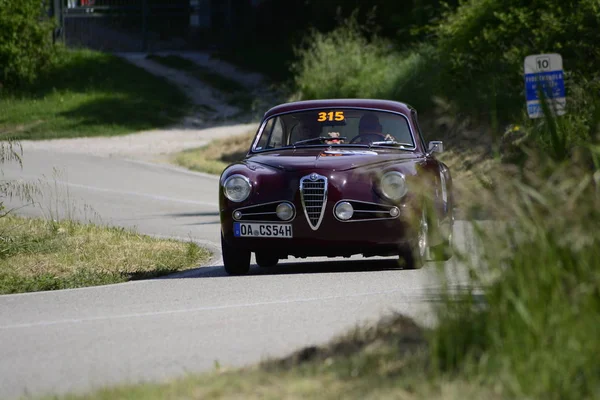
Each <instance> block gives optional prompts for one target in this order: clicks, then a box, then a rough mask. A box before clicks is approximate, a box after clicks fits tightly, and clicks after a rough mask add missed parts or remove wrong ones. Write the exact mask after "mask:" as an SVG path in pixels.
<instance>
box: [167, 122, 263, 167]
mask: <svg viewBox="0 0 600 400" xmlns="http://www.w3.org/2000/svg"><path fill="white" fill-rule="evenodd" d="M254 135H255V132H254V131H253V132H248V133H246V134H243V135H239V136H235V137H233V138H230V139H216V140H213V141H212V142H210V143H209V144H208V145H206V146H204V147H200V148H197V149H190V150H184V151H182V152H179V153H177V154H174V155H173V158H172V161H173V162H174V163H175V164H177V165H180V166H182V167H185V168H189V169H191V170H194V171H200V172H206V173H209V174H216V175H220V174H221V172H223V170H224V169H225V168H226V167H227V166H228V165H229V164H231V163H234V162H236V161H240V160H241V159H243V158H244V156H245V155H246V153H247V152H248V149H249V148H250V144H251V143H252V139H253V138H254Z"/></svg>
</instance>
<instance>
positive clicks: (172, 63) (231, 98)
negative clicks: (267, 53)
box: [147, 54, 254, 111]
mask: <svg viewBox="0 0 600 400" xmlns="http://www.w3.org/2000/svg"><path fill="white" fill-rule="evenodd" d="M147 58H148V59H150V60H152V61H156V62H158V63H160V64H162V65H164V66H166V67H169V68H175V69H179V70H181V71H185V72H187V73H188V74H190V75H191V76H193V77H194V78H196V79H198V80H200V81H202V82H204V83H206V84H207V85H209V86H211V87H212V88H213V89H215V90H218V91H219V92H221V93H223V95H224V96H225V98H226V100H227V102H228V103H230V104H232V105H234V106H236V107H239V108H241V109H242V110H244V111H250V110H251V108H252V102H253V99H254V98H253V96H252V93H250V91H249V90H248V89H247V88H245V87H244V85H242V84H241V83H239V82H237V81H235V80H233V79H229V78H227V77H225V76H223V75H221V74H219V73H216V72H214V71H212V70H210V69H209V68H206V67H203V66H201V65H198V64H196V63H195V62H193V61H190V60H188V59H186V58H183V57H179V56H174V55H169V56H159V55H156V54H150V55H148V56H147Z"/></svg>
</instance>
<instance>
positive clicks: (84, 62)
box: [0, 50, 189, 140]
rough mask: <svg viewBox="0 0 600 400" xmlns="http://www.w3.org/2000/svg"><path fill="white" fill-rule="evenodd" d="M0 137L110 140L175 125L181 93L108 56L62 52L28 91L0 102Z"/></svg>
mask: <svg viewBox="0 0 600 400" xmlns="http://www.w3.org/2000/svg"><path fill="white" fill-rule="evenodd" d="M0 109H2V112H1V113H0V135H2V137H12V138H15V139H19V140H23V139H50V138H59V137H80V136H111V135H120V134H124V133H131V132H132V131H139V130H145V129H152V128H156V127H162V126H167V125H170V124H174V123H176V122H179V120H180V118H181V117H182V116H183V115H185V113H186V112H188V110H189V100H188V98H187V97H186V96H185V94H184V93H183V92H182V91H181V90H179V88H177V87H175V86H173V85H172V84H170V83H169V82H167V81H166V80H165V79H163V78H160V77H157V76H155V75H152V74H151V73H149V72H147V71H145V70H143V69H142V68H139V67H137V66H135V65H132V64H131V63H129V62H127V61H125V60H123V59H121V58H119V57H117V56H115V55H112V54H107V53H101V52H96V51H90V50H69V51H67V50H64V51H59V52H58V53H57V57H56V61H55V62H54V63H53V64H52V65H51V66H50V67H49V68H46V69H45V70H44V71H43V72H42V73H40V74H39V76H38V78H37V79H36V80H35V82H33V83H32V84H31V85H27V86H24V87H21V88H20V89H19V90H18V91H17V90H13V91H9V92H7V93H6V95H5V96H3V97H1V98H0Z"/></svg>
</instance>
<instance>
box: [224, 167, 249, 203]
mask: <svg viewBox="0 0 600 400" xmlns="http://www.w3.org/2000/svg"><path fill="white" fill-rule="evenodd" d="M235 182H240V183H241V182H243V184H241V185H242V187H244V189H243V190H244V191H243V192H242V194H241V195H237V196H236V195H235V194H234V193H233V192H232V190H231V188H232V184H233V183H235ZM251 192H252V182H250V179H248V177H246V176H244V175H241V174H234V175H231V176H229V177H227V179H225V182H223V194H224V195H225V197H227V198H228V199H229V200H230V201H233V202H234V203H241V202H242V201H244V200H246V199H247V198H248V197H249V196H250V193H251Z"/></svg>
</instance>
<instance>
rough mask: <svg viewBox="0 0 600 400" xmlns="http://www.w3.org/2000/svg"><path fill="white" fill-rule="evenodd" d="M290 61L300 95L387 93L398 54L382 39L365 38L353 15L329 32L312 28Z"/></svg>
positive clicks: (366, 95)
mask: <svg viewBox="0 0 600 400" xmlns="http://www.w3.org/2000/svg"><path fill="white" fill-rule="evenodd" d="M296 53H297V56H298V60H297V61H296V62H295V63H294V64H293V65H292V71H293V72H294V74H295V83H296V87H297V90H298V96H299V97H300V98H303V99H315V98H328V97H329V98H352V97H366V98H369V97H383V98H385V97H389V96H390V94H391V92H392V91H393V86H394V70H395V65H396V64H397V61H398V57H397V56H396V55H394V54H393V53H392V51H391V49H390V47H389V45H388V43H387V42H385V41H384V40H383V39H379V38H377V37H374V38H373V39H372V40H368V39H367V38H366V35H365V32H364V31H363V30H362V29H361V28H360V27H359V25H358V23H357V22H356V19H355V18H350V19H348V20H346V21H345V22H344V23H343V24H342V25H340V26H339V27H338V28H336V29H335V30H333V31H332V32H330V33H328V34H323V33H320V32H318V31H316V30H313V31H312V33H311V34H310V35H308V37H307V38H306V40H305V46H304V47H302V48H299V49H298V50H297V51H296Z"/></svg>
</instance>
